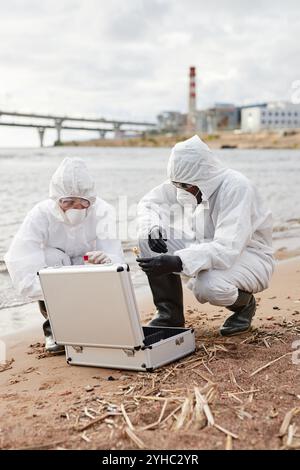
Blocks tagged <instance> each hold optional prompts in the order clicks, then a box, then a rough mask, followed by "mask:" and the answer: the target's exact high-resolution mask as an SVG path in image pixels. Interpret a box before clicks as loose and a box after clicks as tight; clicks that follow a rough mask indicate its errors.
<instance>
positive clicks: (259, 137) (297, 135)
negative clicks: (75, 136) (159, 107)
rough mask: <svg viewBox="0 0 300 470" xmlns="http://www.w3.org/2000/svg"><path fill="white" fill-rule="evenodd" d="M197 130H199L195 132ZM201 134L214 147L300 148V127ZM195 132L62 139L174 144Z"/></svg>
mask: <svg viewBox="0 0 300 470" xmlns="http://www.w3.org/2000/svg"><path fill="white" fill-rule="evenodd" d="M195 133H196V132H195ZM199 135H201V138H202V140H204V142H206V143H207V144H208V145H209V146H210V147H211V148H212V149H296V150H297V149H300V131H299V130H298V131H293V130H290V131H278V132H276V131H273V132H271V131H270V132H267V131H262V132H258V133H242V132H240V131H239V130H238V131H219V132H215V133H213V134H203V133H199ZM191 136H192V135H185V134H176V135H170V134H158V135H157V134H145V135H144V136H141V137H127V138H123V139H91V140H82V141H76V140H72V141H65V142H61V143H60V146H63V147H70V146H72V147H173V146H174V145H175V144H176V143H177V142H179V141H181V140H185V139H187V138H189V137H191Z"/></svg>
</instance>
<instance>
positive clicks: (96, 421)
mask: <svg viewBox="0 0 300 470" xmlns="http://www.w3.org/2000/svg"><path fill="white" fill-rule="evenodd" d="M109 416H116V413H105V414H103V415H102V416H99V418H95V419H94V420H93V421H91V422H90V423H88V424H86V425H84V426H82V427H80V428H76V427H74V431H78V432H83V431H85V430H86V429H88V428H90V427H91V426H94V424H97V423H100V422H101V421H103V420H104V419H106V418H108V417H109Z"/></svg>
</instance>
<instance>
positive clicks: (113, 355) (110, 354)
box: [39, 264, 195, 371]
mask: <svg viewBox="0 0 300 470" xmlns="http://www.w3.org/2000/svg"><path fill="white" fill-rule="evenodd" d="M39 276H40V281H41V286H42V289H43V293H44V298H45V303H46V307H47V312H48V315H49V320H50V324H51V328H52V332H53V336H54V339H55V341H56V343H57V344H63V345H65V346H66V357H67V362H68V364H76V365H84V366H96V367H109V368H116V369H131V370H140V371H152V370H154V369H156V368H157V367H160V366H162V365H164V364H168V363H170V362H173V361H175V360H176V359H179V358H181V357H184V356H186V355H188V354H190V353H192V352H194V350H195V336H194V330H192V329H189V328H161V327H159V328H158V327H149V326H146V327H142V326H141V324H140V318H139V313H138V308H137V303H136V299H135V294H134V290H133V286H132V282H131V276H130V272H129V267H128V265H127V264H122V265H118V264H111V265H83V266H61V267H52V268H45V269H42V270H40V271H39Z"/></svg>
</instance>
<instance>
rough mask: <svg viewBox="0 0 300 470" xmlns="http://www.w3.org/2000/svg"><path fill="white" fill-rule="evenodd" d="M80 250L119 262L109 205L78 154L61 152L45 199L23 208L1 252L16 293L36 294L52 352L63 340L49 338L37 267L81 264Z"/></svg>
mask: <svg viewBox="0 0 300 470" xmlns="http://www.w3.org/2000/svg"><path fill="white" fill-rule="evenodd" d="M84 255H87V256H88V261H89V262H90V263H94V264H102V263H107V262H110V261H112V262H124V258H123V251H122V248H121V243H120V241H119V240H118V239H116V220H115V214H114V209H113V207H112V206H110V205H109V204H108V203H106V202H105V201H104V200H103V199H100V198H99V197H97V195H96V193H95V184H94V182H93V180H92V178H91V176H90V175H89V173H88V170H87V167H86V165H85V163H84V162H83V160H80V159H70V158H66V159H64V160H63V162H62V163H61V164H60V166H59V167H58V168H57V170H56V172H55V173H54V175H53V176H52V179H51V182H50V194H49V199H47V200H45V201H42V202H40V203H38V204H37V205H36V206H35V207H33V209H31V211H30V212H29V213H28V214H27V216H26V218H25V220H24V222H23V224H22V225H21V227H20V229H19V231H18V232H17V234H16V235H15V237H14V239H13V241H12V243H11V246H10V248H9V250H8V252H7V254H6V255H5V258H4V259H5V262H6V265H7V269H8V271H9V274H10V276H11V279H12V282H13V285H14V287H15V288H16V289H17V290H18V292H19V294H21V295H23V296H25V297H27V298H29V299H31V300H38V302H39V307H40V311H41V313H42V315H43V316H44V317H45V319H46V321H45V323H44V324H43V330H44V334H45V346H46V350H47V351H49V352H52V353H55V354H58V353H60V352H64V346H59V345H56V344H55V342H54V340H53V336H52V331H51V327H50V323H49V320H48V319H47V310H46V306H45V303H44V299H43V293H42V290H41V285H40V281H39V277H38V275H37V272H38V271H39V270H40V269H41V268H44V267H46V266H57V265H64V266H68V265H72V264H76V265H80V264H84V261H83V256H84ZM59 295H63V286H62V291H61V293H60V294H59ZM83 321H84V320H83Z"/></svg>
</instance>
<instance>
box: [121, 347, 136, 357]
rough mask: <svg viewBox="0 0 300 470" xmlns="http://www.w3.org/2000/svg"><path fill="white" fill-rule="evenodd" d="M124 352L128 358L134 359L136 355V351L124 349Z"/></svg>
mask: <svg viewBox="0 0 300 470" xmlns="http://www.w3.org/2000/svg"><path fill="white" fill-rule="evenodd" d="M123 351H124V353H125V354H126V355H127V356H128V357H133V356H134V355H135V350H134V349H123Z"/></svg>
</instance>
